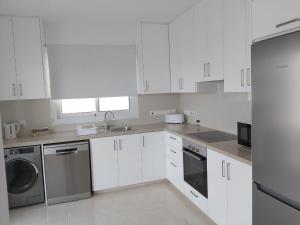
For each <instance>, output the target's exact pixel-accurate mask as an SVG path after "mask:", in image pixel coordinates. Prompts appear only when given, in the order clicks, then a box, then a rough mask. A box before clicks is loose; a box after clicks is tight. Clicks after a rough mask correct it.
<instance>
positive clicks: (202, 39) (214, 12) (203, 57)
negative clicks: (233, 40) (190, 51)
mask: <svg viewBox="0 0 300 225" xmlns="http://www.w3.org/2000/svg"><path fill="white" fill-rule="evenodd" d="M222 20H223V18H222V0H204V1H202V2H201V3H200V4H198V5H197V6H196V7H195V23H194V24H195V31H196V37H197V39H196V43H195V45H196V46H198V49H197V48H196V49H197V53H196V55H197V56H199V63H200V66H201V68H200V69H199V72H198V73H199V74H201V76H200V77H199V78H198V79H197V81H216V80H223V79H224V76H223V22H222ZM199 46H200V47H199Z"/></svg>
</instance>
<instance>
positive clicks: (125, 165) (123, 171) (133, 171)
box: [118, 134, 142, 186]
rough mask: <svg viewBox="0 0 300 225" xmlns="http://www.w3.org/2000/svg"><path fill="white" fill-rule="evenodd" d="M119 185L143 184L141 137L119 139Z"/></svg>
mask: <svg viewBox="0 0 300 225" xmlns="http://www.w3.org/2000/svg"><path fill="white" fill-rule="evenodd" d="M118 149H119V151H118V162H119V185H120V186H126V185H131V184H137V183H141V182H142V155H141V148H140V135H138V134H136V135H125V136H120V137H118Z"/></svg>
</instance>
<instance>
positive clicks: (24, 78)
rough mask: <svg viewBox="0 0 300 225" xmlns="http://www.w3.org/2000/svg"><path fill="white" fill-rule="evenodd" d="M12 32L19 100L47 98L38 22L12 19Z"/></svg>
mask: <svg viewBox="0 0 300 225" xmlns="http://www.w3.org/2000/svg"><path fill="white" fill-rule="evenodd" d="M13 32H14V41H15V57H16V68H17V80H18V85H19V96H20V98H21V99H39V98H45V97H47V96H46V86H45V76H44V64H43V46H42V35H41V24H40V20H39V19H36V18H13Z"/></svg>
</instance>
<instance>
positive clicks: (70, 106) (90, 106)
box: [61, 98, 96, 114]
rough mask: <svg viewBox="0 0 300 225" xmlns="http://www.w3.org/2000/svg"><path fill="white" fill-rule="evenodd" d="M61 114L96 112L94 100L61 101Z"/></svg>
mask: <svg viewBox="0 0 300 225" xmlns="http://www.w3.org/2000/svg"><path fill="white" fill-rule="evenodd" d="M61 106H62V113H63V114H65V113H87V112H96V101H95V99H94V98H82V99H63V100H61Z"/></svg>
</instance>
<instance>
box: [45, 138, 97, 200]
mask: <svg viewBox="0 0 300 225" xmlns="http://www.w3.org/2000/svg"><path fill="white" fill-rule="evenodd" d="M44 167H45V170H44V171H45V185H46V201H47V204H48V205H51V204H57V203H62V202H69V201H75V200H80V199H84V198H89V197H90V196H91V172H90V171H91V167H90V150H89V142H88V141H81V142H70V143H62V144H49V145H44Z"/></svg>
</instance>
